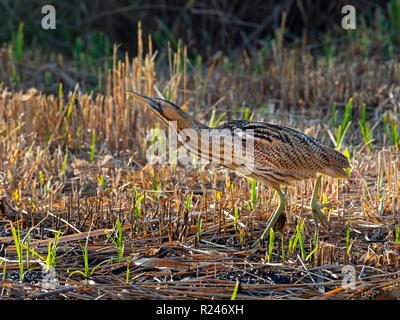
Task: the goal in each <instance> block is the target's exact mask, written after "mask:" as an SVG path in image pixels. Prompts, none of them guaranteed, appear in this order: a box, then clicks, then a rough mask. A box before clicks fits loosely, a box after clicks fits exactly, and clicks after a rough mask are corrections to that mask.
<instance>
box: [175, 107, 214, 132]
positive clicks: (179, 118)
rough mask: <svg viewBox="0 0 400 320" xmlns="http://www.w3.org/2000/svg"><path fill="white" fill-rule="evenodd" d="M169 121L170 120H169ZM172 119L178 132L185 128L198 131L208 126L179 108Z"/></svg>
mask: <svg viewBox="0 0 400 320" xmlns="http://www.w3.org/2000/svg"><path fill="white" fill-rule="evenodd" d="M170 121H171V120H170ZM172 121H176V127H177V130H178V132H180V131H182V130H185V129H194V130H196V131H200V130H201V129H208V128H209V127H208V126H206V125H204V124H202V123H201V122H199V121H197V120H195V119H194V118H193V117H192V116H190V115H189V114H188V113H187V112H185V111H183V110H182V109H179V110H178V112H177V114H176V116H175V117H173V119H172Z"/></svg>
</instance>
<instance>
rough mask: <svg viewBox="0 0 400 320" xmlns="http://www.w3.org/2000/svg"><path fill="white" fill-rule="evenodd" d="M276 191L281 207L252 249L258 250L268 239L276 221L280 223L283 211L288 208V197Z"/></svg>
mask: <svg viewBox="0 0 400 320" xmlns="http://www.w3.org/2000/svg"><path fill="white" fill-rule="evenodd" d="M275 190H276V192H277V193H278V195H279V200H280V201H279V206H278V208H277V209H276V211H275V212H274V214H273V216H272V219H271V221H270V222H269V223H268V225H267V227H266V228H265V230H264V232H263V233H262V235H261V237H260V238H259V239H258V240H257V241H256V242H254V243H253V245H252V246H251V249H257V248H258V247H259V246H260V243H261V241H262V240H265V239H266V238H268V237H269V233H270V230H271V229H272V228H273V227H274V225H275V223H276V221H278V218H279V216H280V215H281V213H282V211H283V209H284V208H285V206H286V202H287V200H286V197H285V195H284V194H283V192H282V191H281V190H280V189H279V188H276V189H275Z"/></svg>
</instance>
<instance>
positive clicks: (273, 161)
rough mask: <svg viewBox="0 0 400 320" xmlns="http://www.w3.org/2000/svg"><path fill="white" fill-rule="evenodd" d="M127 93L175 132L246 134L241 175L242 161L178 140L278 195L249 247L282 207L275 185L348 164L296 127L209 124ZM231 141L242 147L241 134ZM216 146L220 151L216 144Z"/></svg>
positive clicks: (336, 171) (317, 209) (317, 210)
mask: <svg viewBox="0 0 400 320" xmlns="http://www.w3.org/2000/svg"><path fill="white" fill-rule="evenodd" d="M128 93H129V94H130V95H132V96H134V98H136V99H137V100H139V101H140V102H143V103H146V104H147V105H149V106H150V107H151V108H150V110H151V111H152V112H153V113H154V114H155V115H156V116H157V117H158V118H159V119H160V120H161V121H162V122H164V123H166V124H168V122H169V121H176V123H177V128H176V129H177V131H178V133H182V132H185V131H188V130H187V129H191V130H192V131H194V132H200V131H201V130H202V129H209V130H210V132H212V133H213V134H215V135H218V134H221V133H223V134H225V135H229V134H231V135H232V136H234V135H235V134H236V132H237V130H240V131H242V132H248V131H251V132H252V137H251V138H252V139H253V140H252V141H253V143H254V158H252V159H251V161H253V166H252V168H251V173H247V174H243V172H242V171H241V169H240V167H241V166H242V164H243V162H242V163H241V164H238V163H235V162H232V163H231V162H229V163H225V162H224V159H223V155H222V154H213V152H212V150H211V147H210V149H209V150H202V149H201V143H199V141H195V140H196V139H199V138H194V137H193V136H189V135H188V136H187V137H186V138H183V140H184V141H185V144H184V147H186V148H187V149H189V150H190V151H191V152H194V153H196V154H197V155H199V156H201V153H202V152H203V153H204V154H205V155H206V156H210V157H211V158H214V159H216V160H220V164H222V165H224V166H225V167H227V168H229V169H232V170H234V171H236V172H238V173H239V174H242V175H245V176H247V177H249V178H253V179H255V180H258V181H261V182H263V183H265V184H267V185H268V186H270V187H272V188H274V189H275V190H276V191H277V193H278V194H279V197H280V204H279V207H278V209H277V210H276V211H275V213H274V215H273V217H272V219H271V221H270V222H269V224H268V225H267V228H266V229H265V231H264V232H263V234H262V236H261V237H260V239H259V240H258V241H257V242H256V243H255V244H254V245H253V246H254V247H258V245H259V244H260V240H263V239H265V238H266V237H268V235H269V230H270V229H271V228H273V226H274V225H275V223H276V221H277V219H278V218H279V215H280V214H281V212H282V211H283V209H284V207H285V205H286V198H285V196H284V194H283V193H282V191H281V188H280V186H281V185H290V184H292V182H293V181H296V180H303V179H309V178H315V177H316V175H317V173H324V174H327V175H329V176H332V177H335V178H344V177H346V176H347V175H346V171H345V170H344V168H349V167H350V165H349V162H348V160H347V158H346V157H345V156H344V155H343V154H341V153H340V152H338V151H336V150H335V149H333V148H330V147H328V146H326V145H324V144H322V143H321V142H319V141H318V140H316V139H315V138H313V137H311V136H309V135H307V134H305V133H303V132H301V131H299V130H296V129H292V128H289V127H286V126H282V125H277V124H271V123H266V122H255V121H245V120H236V121H230V122H227V123H224V124H222V125H220V126H218V127H214V128H209V127H208V126H206V125H203V124H201V123H200V122H198V121H196V120H194V119H193V118H192V117H191V116H190V115H188V114H187V113H186V112H184V111H183V110H182V109H180V108H179V107H178V106H176V105H175V104H173V103H172V102H169V101H167V100H164V99H159V98H150V97H146V96H143V95H141V94H138V93H135V92H132V91H128ZM232 141H233V140H232ZM236 141H241V143H242V147H244V148H245V144H246V139H245V137H243V138H242V139H239V140H236ZM199 146H200V147H199ZM221 149H222V150H223V147H222V146H221ZM247 160H250V159H244V163H245V164H246V162H249V161H247ZM320 184H321V175H318V177H317V180H316V183H315V187H314V192H313V197H312V202H311V207H312V211H313V216H314V219H315V223H316V226H317V227H318V221H319V222H321V223H323V224H325V225H328V226H329V223H328V221H327V220H326V218H325V216H324V215H323V213H322V211H321V208H322V207H325V206H326V204H325V205H320V204H318V203H317V200H318V194H319V189H320Z"/></svg>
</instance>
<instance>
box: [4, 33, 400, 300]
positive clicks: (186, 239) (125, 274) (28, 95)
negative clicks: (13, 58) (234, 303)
mask: <svg viewBox="0 0 400 320" xmlns="http://www.w3.org/2000/svg"><path fill="white" fill-rule="evenodd" d="M141 39H142V35H141V33H140V32H139V41H138V43H139V54H138V56H136V57H134V58H133V59H129V58H128V57H126V59H125V60H124V61H120V60H117V59H116V50H115V51H114V61H113V68H112V70H110V71H109V73H108V74H107V76H106V77H105V79H104V84H105V88H106V90H105V93H104V95H103V94H101V93H97V94H90V95H89V94H86V93H84V92H81V91H80V90H79V89H78V87H76V90H75V91H74V92H69V93H68V94H66V95H65V96H64V95H59V96H54V95H45V94H42V93H41V92H38V91H37V90H35V89H31V90H29V91H28V92H25V93H22V92H10V91H8V89H7V88H4V87H3V88H1V91H0V140H1V143H0V213H1V220H0V224H1V226H2V228H1V232H0V236H1V238H0V241H1V244H2V249H1V257H0V259H1V267H2V268H3V273H2V277H3V281H1V284H0V286H1V290H2V291H1V295H2V297H3V298H4V299H29V298H31V299H33V298H37V299H52V298H58V299H60V298H61V299H62V298H64V299H204V298H207V299H211V298H213V299H229V298H230V297H231V295H232V292H233V289H234V286H235V283H236V279H239V281H240V288H239V291H238V293H237V295H236V298H237V299H262V298H277V299H293V298H300V299H303V298H304V299H305V298H307V299H309V298H317V299H342V298H344V299H358V298H377V297H378V298H379V297H396V296H397V293H396V290H392V288H395V287H396V286H397V285H398V283H399V281H400V279H399V274H398V272H397V270H398V265H399V249H400V244H399V239H398V230H399V229H398V228H399V219H398V215H399V205H400V191H399V185H400V183H399V165H400V162H399V151H398V150H397V148H396V147H395V146H390V143H388V139H386V138H385V133H384V130H383V124H382V116H383V114H384V113H387V114H390V115H391V116H392V117H393V119H395V121H397V120H396V119H398V114H399V113H398V111H399V109H398V108H399V105H398V103H399V102H398V93H399V88H400V87H399V79H400V67H399V63H398V62H397V60H389V61H385V63H382V62H381V61H379V60H378V59H369V60H367V61H364V60H362V59H361V60H360V59H357V57H354V59H343V58H341V57H340V56H338V57H337V59H334V60H332V61H330V62H329V65H328V67H327V68H322V67H321V63H323V62H318V61H317V60H318V59H319V58H316V57H313V56H311V55H310V54H308V53H307V52H305V51H302V49H301V48H300V49H293V50H292V51H286V50H285V49H283V48H282V47H279V46H278V45H277V46H276V47H275V48H274V49H273V54H272V55H271V56H266V57H258V58H257V57H253V58H250V57H247V56H244V57H242V58H238V60H237V61H235V62H234V63H236V64H237V65H238V66H237V68H235V69H234V71H231V72H228V71H227V70H226V68H224V66H223V64H222V63H219V62H221V61H220V60H219V58H218V57H217V58H216V59H215V60H212V61H210V62H209V64H208V65H207V64H203V65H202V66H201V67H200V66H199V65H197V66H194V65H191V63H190V61H188V60H187V57H186V49H185V48H184V47H183V46H180V47H179V51H178V52H176V53H171V55H170V70H169V72H167V73H163V74H161V75H158V74H157V73H156V70H155V56H154V54H153V50H152V48H151V44H150V45H149V48H148V49H147V50H145V49H144V48H143V46H142V40H141ZM150 43H151V42H150ZM145 52H146V53H145ZM255 62H258V63H259V64H260V72H259V73H257V72H254V70H253V68H254V63H255ZM371 70H373V72H370V71H371ZM126 89H131V90H134V91H137V92H143V93H145V94H147V95H152V96H156V95H158V94H163V95H164V97H165V98H168V99H171V100H173V101H177V102H178V103H179V104H180V105H185V106H186V109H187V110H188V111H189V112H192V113H194V114H196V117H197V118H198V119H199V120H203V121H205V122H208V119H209V117H210V113H211V109H212V108H210V106H213V108H217V112H218V113H219V112H227V115H226V117H225V118H224V119H229V118H241V117H243V113H244V110H245V108H246V107H249V108H250V110H251V111H253V110H254V111H255V116H254V118H255V119H264V120H268V121H274V122H280V123H284V124H288V125H291V126H293V127H297V128H300V129H303V130H307V131H308V132H309V133H311V134H313V135H314V136H317V137H318V138H319V139H321V140H323V141H324V142H325V143H327V144H331V141H330V140H329V138H328V137H329V136H328V134H327V132H328V129H329V130H332V131H334V128H332V127H331V126H330V123H331V120H330V118H331V114H330V112H331V107H332V104H333V102H337V105H338V109H339V110H340V113H339V117H340V116H341V113H342V106H343V107H344V105H345V104H346V103H347V101H348V99H349V98H350V97H353V101H354V109H353V117H354V118H355V119H356V118H357V115H358V116H359V115H360V113H361V111H360V110H361V104H362V103H366V104H367V105H368V108H369V112H368V121H370V122H371V124H372V125H375V124H376V126H375V129H374V131H373V138H374V144H373V148H372V150H371V152H369V151H368V149H367V148H365V145H364V142H363V140H362V137H361V132H360V129H359V127H358V126H357V123H356V121H353V123H352V125H351V126H352V127H351V130H350V131H349V133H348V134H347V136H346V139H345V143H344V144H345V146H346V147H348V148H349V149H350V156H351V166H352V170H351V182H344V181H336V180H333V179H331V178H327V177H324V180H323V187H322V192H321V194H324V195H325V196H326V198H327V200H328V201H329V202H331V203H332V208H331V210H330V211H329V212H327V214H328V216H329V220H330V222H331V224H332V225H333V226H334V228H335V230H334V231H333V232H332V231H328V230H325V229H323V230H320V232H319V236H318V243H315V242H314V230H315V226H314V223H313V219H312V214H311V212H310V208H309V206H308V205H309V201H310V198H311V192H312V185H311V183H310V181H303V182H299V183H297V184H296V186H295V187H294V188H290V189H287V190H286V192H287V194H288V199H289V205H288V207H287V210H286V219H287V221H286V225H285V227H284V229H283V230H281V231H282V233H281V235H279V234H276V236H275V242H274V244H273V251H272V260H271V261H270V262H269V263H268V262H267V255H268V243H266V244H265V245H264V248H263V249H260V250H259V251H257V252H256V253H250V252H248V251H245V250H244V249H243V248H245V247H246V246H247V245H249V244H251V243H252V241H253V240H254V239H255V238H256V237H257V236H259V234H260V233H261V232H262V230H263V229H264V226H265V224H266V220H267V219H268V217H269V215H270V214H271V213H272V212H273V211H274V209H275V206H276V205H277V199H275V197H274V194H273V192H271V190H268V189H267V188H265V187H264V186H263V185H262V184H258V185H257V189H256V190H257V194H256V198H255V199H256V201H255V203H253V204H252V205H249V203H250V202H251V199H252V188H251V182H250V181H247V180H246V179H243V178H240V177H237V176H236V175H234V174H233V173H229V172H227V171H226V170H225V169H223V168H219V167H213V166H210V165H206V166H201V167H200V168H199V169H196V168H185V167H183V166H181V165H180V164H179V163H178V165H177V167H176V168H171V167H170V166H168V165H159V164H157V163H150V164H149V163H147V161H146V158H145V150H146V149H145V146H146V144H145V141H144V139H145V135H146V132H147V131H148V130H149V129H150V128H151V127H153V126H154V124H153V120H154V119H153V118H152V116H151V115H150V114H149V113H148V112H147V110H146V109H144V108H143V106H141V105H137V104H136V102H134V101H132V100H130V99H128V98H127V97H126V95H125V90H126ZM243 103H245V105H244V106H243V105H242V104H243ZM253 106H254V108H253ZM394 123H396V124H397V125H398V122H394ZM93 133H95V154H94V159H93V162H91V159H90V154H91V148H92V145H93ZM147 144H148V142H147ZM188 197H189V200H188V201H187V199H188ZM235 208H237V209H236V210H237V219H236V218H235ZM117 219H119V221H121V222H122V232H123V244H124V249H123V256H124V259H117V257H118V254H117V249H116V247H115V245H114V243H113V242H112V240H111V239H110V237H108V236H107V234H106V233H105V231H108V232H109V233H110V232H111V233H112V234H114V232H117V231H118V230H116V229H115V226H116V221H117ZM300 222H303V223H304V227H303V230H302V240H303V246H304V248H303V249H304V250H303V251H302V250H301V248H300V244H299V243H297V245H296V246H295V247H294V249H293V251H291V250H290V248H289V246H290V243H291V242H290V241H292V240H293V239H294V235H295V233H296V226H299V223H300ZM199 226H201V229H200V230H199ZM348 226H349V228H348ZM12 227H15V228H16V227H18V229H19V231H20V233H21V239H23V240H21V242H22V243H24V244H25V245H29V248H30V251H29V252H30V254H29V261H28V254H27V252H28V251H27V250H26V248H24V249H23V254H24V257H23V258H24V270H25V271H26V270H29V271H28V272H27V273H26V274H25V280H24V282H19V281H18V279H19V270H20V265H19V262H18V258H17V251H16V249H17V247H16V243H15V241H14V239H13V237H12V233H11V228H12ZM58 231H61V236H60V239H59V241H58V243H57V257H61V258H60V260H59V261H57V262H56V264H55V270H56V277H57V279H58V286H57V287H56V288H55V289H52V290H45V289H43V287H42V282H41V281H42V279H43V276H44V275H43V273H42V272H41V271H42V267H41V265H40V262H41V263H43V261H41V260H40V258H38V255H41V256H46V254H47V253H48V243H49V242H52V241H54V238H55V234H56V233H57V232H58ZM28 233H29V242H28V241H27V240H28V238H27V235H28ZM347 234H349V236H347ZM86 241H87V243H88V246H87V250H88V265H87V267H88V270H89V272H90V275H88V276H87V277H86V279H85V277H83V276H82V275H81V274H78V273H74V274H71V273H72V272H74V271H77V270H80V271H82V272H85V264H84V258H83V256H84V252H83V251H84V247H85V243H86ZM282 245H283V250H284V252H283V251H282ZM314 249H315V250H314ZM35 253H36V254H35ZM111 257H112V258H115V259H114V260H109V259H110V258H111ZM344 265H352V266H354V268H355V271H356V275H357V278H356V289H346V288H343V287H342V274H341V270H342V267H343V266H344Z"/></svg>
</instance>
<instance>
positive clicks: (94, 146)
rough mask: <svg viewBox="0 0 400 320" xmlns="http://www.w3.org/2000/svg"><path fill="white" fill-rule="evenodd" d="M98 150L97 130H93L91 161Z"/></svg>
mask: <svg viewBox="0 0 400 320" xmlns="http://www.w3.org/2000/svg"><path fill="white" fill-rule="evenodd" d="M95 152H96V132H95V131H94V130H93V134H92V147H91V148H90V163H92V162H93V161H94V153H95Z"/></svg>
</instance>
